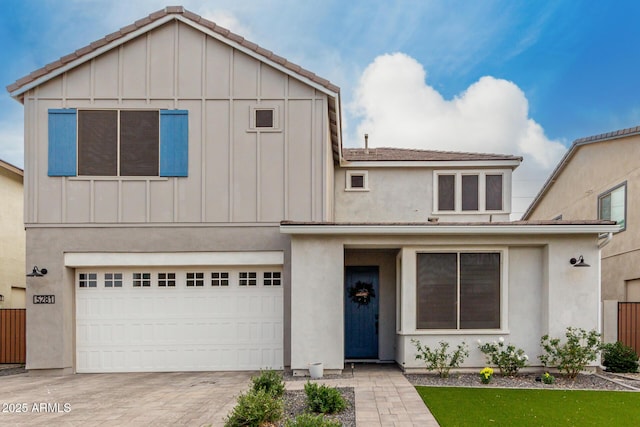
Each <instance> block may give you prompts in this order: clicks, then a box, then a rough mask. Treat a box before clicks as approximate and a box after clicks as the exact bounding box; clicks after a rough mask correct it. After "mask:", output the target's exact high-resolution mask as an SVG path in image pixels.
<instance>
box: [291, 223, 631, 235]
mask: <svg viewBox="0 0 640 427" xmlns="http://www.w3.org/2000/svg"><path fill="white" fill-rule="evenodd" d="M619 229H620V227H619V226H618V225H464V226H460V225H281V226H280V232H281V233H283V234H316V235H317V234H326V235H340V234H341V235H344V234H368V235H438V234H446V235H478V234H483V235H489V234H492V235H542V234H600V233H610V232H616V231H619Z"/></svg>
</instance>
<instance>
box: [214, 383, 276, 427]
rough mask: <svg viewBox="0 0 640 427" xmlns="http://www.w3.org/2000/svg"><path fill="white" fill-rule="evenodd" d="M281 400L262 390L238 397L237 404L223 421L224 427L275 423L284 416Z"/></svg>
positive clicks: (252, 426) (250, 426)
mask: <svg viewBox="0 0 640 427" xmlns="http://www.w3.org/2000/svg"><path fill="white" fill-rule="evenodd" d="M283 405H284V404H283V403H282V399H274V397H273V396H272V395H271V394H269V393H267V392H266V391H264V390H258V391H254V390H250V391H249V392H247V393H246V394H241V395H240V396H239V397H238V403H237V405H236V406H235V408H233V411H232V412H231V414H229V416H228V417H227V419H226V420H225V424H224V425H225V427H259V426H261V425H264V424H266V423H275V422H277V421H279V420H280V419H282V416H283V414H284V409H283Z"/></svg>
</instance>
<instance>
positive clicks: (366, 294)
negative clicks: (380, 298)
mask: <svg viewBox="0 0 640 427" xmlns="http://www.w3.org/2000/svg"><path fill="white" fill-rule="evenodd" d="M375 297H376V291H375V290H374V289H373V283H366V282H361V281H357V282H356V284H355V285H353V286H352V287H350V288H349V298H350V299H351V301H352V302H354V303H356V304H358V308H359V307H360V306H363V305H369V302H370V301H371V298H375Z"/></svg>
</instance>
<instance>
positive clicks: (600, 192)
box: [523, 126, 640, 342]
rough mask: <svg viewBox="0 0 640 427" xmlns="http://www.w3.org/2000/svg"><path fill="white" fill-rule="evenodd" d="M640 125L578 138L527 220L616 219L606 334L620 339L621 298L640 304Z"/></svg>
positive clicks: (606, 263)
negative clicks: (619, 312)
mask: <svg viewBox="0 0 640 427" xmlns="http://www.w3.org/2000/svg"><path fill="white" fill-rule="evenodd" d="M639 159H640V126H639V127H634V128H629V129H621V130H618V131H615V132H609V133H605V134H601V135H595V136H590V137H586V138H580V139H577V140H576V141H574V142H573V144H572V145H571V147H570V148H569V150H568V151H567V153H566V154H565V155H564V157H563V158H562V160H560V163H559V164H558V166H557V167H556V168H555V170H554V171H553V173H552V174H551V176H550V177H549V179H547V181H546V183H545V184H544V186H543V187H542V189H541V190H540V192H539V193H538V195H537V196H536V198H535V199H534V200H533V202H532V203H531V206H529V208H528V209H527V211H526V212H525V214H524V216H523V219H532V220H537V219H554V218H561V219H563V220H573V219H576V218H583V219H605V220H612V221H616V222H617V223H618V224H619V226H620V231H619V232H617V233H615V234H614V236H613V239H612V240H611V242H610V243H608V244H607V245H606V247H603V249H602V261H601V269H602V301H603V303H604V312H603V333H604V339H605V341H607V342H615V341H616V340H617V339H618V302H623V301H624V302H640V205H639V204H638V203H639V201H640V160H639Z"/></svg>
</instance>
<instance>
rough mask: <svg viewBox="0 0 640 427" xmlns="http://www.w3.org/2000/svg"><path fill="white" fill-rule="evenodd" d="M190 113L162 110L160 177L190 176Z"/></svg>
mask: <svg viewBox="0 0 640 427" xmlns="http://www.w3.org/2000/svg"><path fill="white" fill-rule="evenodd" d="M188 172H189V112H188V111H187V110H160V176H188Z"/></svg>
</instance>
